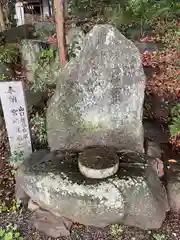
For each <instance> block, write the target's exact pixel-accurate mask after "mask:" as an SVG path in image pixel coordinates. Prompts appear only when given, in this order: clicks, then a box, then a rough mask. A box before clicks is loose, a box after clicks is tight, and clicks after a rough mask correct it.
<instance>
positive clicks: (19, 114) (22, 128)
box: [0, 81, 32, 158]
mask: <svg viewBox="0 0 180 240" xmlns="http://www.w3.org/2000/svg"><path fill="white" fill-rule="evenodd" d="M0 99H1V104H2V108H3V112H4V119H5V123H6V129H7V133H8V138H9V144H10V149H11V154H13V153H17V152H23V155H24V158H26V157H29V156H30V154H31V153H32V145H31V137H30V131H29V123H28V117H27V108H26V102H25V96H24V91H23V86H22V82H20V81H9V82H0Z"/></svg>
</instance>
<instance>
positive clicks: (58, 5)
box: [54, 0, 67, 68]
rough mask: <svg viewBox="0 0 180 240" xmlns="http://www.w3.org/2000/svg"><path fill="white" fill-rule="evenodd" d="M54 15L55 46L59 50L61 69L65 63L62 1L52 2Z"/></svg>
mask: <svg viewBox="0 0 180 240" xmlns="http://www.w3.org/2000/svg"><path fill="white" fill-rule="evenodd" d="M54 14H55V22H56V34H57V44H58V49H59V58H60V63H61V68H62V67H64V66H65V65H66V63H67V50H66V38H65V31H64V27H65V26H64V24H65V23H64V2H63V0H54Z"/></svg>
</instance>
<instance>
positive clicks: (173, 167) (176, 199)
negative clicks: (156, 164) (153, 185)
mask: <svg viewBox="0 0 180 240" xmlns="http://www.w3.org/2000/svg"><path fill="white" fill-rule="evenodd" d="M165 174H166V182H167V186H166V188H167V195H168V200H169V204H170V208H171V210H172V211H179V210H180V164H179V163H178V161H177V162H171V163H169V164H168V165H167V167H166V169H165Z"/></svg>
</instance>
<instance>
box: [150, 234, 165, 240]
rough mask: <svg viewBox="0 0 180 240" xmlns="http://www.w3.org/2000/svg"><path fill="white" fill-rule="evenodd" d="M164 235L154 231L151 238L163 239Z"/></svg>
mask: <svg viewBox="0 0 180 240" xmlns="http://www.w3.org/2000/svg"><path fill="white" fill-rule="evenodd" d="M165 239H166V236H165V235H164V234H159V233H155V234H153V240H165Z"/></svg>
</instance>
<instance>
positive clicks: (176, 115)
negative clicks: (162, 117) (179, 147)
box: [170, 103, 180, 137]
mask: <svg viewBox="0 0 180 240" xmlns="http://www.w3.org/2000/svg"><path fill="white" fill-rule="evenodd" d="M171 117H172V122H171V125H170V133H171V136H172V137H173V136H176V135H178V134H180V103H178V104H177V105H175V106H174V107H173V108H172V109H171Z"/></svg>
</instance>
